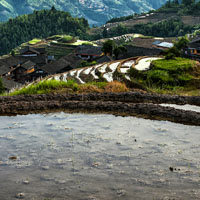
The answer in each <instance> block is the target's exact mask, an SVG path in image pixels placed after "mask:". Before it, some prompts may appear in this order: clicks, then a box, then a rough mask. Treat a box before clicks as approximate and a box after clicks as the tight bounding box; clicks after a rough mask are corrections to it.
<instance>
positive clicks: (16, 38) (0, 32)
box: [0, 7, 89, 55]
mask: <svg viewBox="0 0 200 200" xmlns="http://www.w3.org/2000/svg"><path fill="white" fill-rule="evenodd" d="M88 29H89V25H88V21H87V20H86V19H84V18H74V17H72V16H71V15H70V14H69V13H68V12H64V11H58V10H56V9H55V8H54V7H52V9H51V10H41V11H34V12H33V13H32V14H29V15H22V16H19V17H17V18H15V19H10V20H9V21H8V22H5V23H1V24H0V38H1V39H0V55H4V54H7V53H9V52H10V51H11V50H12V49H13V48H15V47H17V46H18V45H20V44H22V43H24V42H27V41H29V40H31V39H33V38H47V37H49V36H52V35H57V34H69V35H72V36H79V37H80V38H81V39H84V38H85V37H86V32H87V30H88Z"/></svg>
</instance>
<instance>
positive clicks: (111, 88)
mask: <svg viewBox="0 0 200 200" xmlns="http://www.w3.org/2000/svg"><path fill="white" fill-rule="evenodd" d="M128 91H129V89H128V88H127V87H126V85H125V84H124V83H120V82H118V81H113V82H110V83H108V84H107V85H106V86H105V92H128Z"/></svg>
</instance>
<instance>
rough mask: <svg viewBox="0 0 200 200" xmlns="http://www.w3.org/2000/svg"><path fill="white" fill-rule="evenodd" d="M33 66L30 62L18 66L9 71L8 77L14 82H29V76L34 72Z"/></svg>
mask: <svg viewBox="0 0 200 200" xmlns="http://www.w3.org/2000/svg"><path fill="white" fill-rule="evenodd" d="M35 65H36V64H35V63H33V62H31V61H26V62H24V63H21V64H18V65H17V66H15V67H14V68H13V69H12V70H11V72H10V76H11V78H12V79H13V80H14V81H16V82H19V83H25V82H26V81H29V80H30V77H29V74H31V73H32V72H34V71H35Z"/></svg>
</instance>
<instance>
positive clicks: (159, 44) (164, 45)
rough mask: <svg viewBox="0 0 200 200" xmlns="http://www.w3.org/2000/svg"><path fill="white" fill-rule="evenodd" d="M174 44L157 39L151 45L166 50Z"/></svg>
mask: <svg viewBox="0 0 200 200" xmlns="http://www.w3.org/2000/svg"><path fill="white" fill-rule="evenodd" d="M173 46H174V44H173V43H171V42H161V41H159V40H156V41H155V42H153V43H152V47H153V48H155V49H160V50H167V49H170V48H172V47H173Z"/></svg>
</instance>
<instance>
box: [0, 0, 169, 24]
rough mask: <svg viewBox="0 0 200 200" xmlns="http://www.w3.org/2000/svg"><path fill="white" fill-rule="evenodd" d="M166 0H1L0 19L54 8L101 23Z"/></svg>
mask: <svg viewBox="0 0 200 200" xmlns="http://www.w3.org/2000/svg"><path fill="white" fill-rule="evenodd" d="M166 1H167V0H157V1H155V0H67V1H63V0H34V1H33V0H1V1H0V21H5V20H7V19H9V18H10V17H16V16H18V15H21V14H27V13H31V12H33V10H40V9H49V8H51V7H52V6H55V7H56V9H59V10H64V11H68V12H70V13H71V14H72V15H73V16H79V17H80V16H82V17H85V18H87V19H88V20H89V23H90V24H103V23H105V22H106V21H107V20H109V19H111V18H113V17H119V16H125V15H130V14H133V13H135V12H137V13H139V12H145V11H148V10H152V9H157V8H159V7H160V6H162V5H163V4H164V3H165V2H166Z"/></svg>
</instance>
